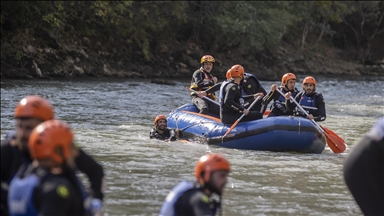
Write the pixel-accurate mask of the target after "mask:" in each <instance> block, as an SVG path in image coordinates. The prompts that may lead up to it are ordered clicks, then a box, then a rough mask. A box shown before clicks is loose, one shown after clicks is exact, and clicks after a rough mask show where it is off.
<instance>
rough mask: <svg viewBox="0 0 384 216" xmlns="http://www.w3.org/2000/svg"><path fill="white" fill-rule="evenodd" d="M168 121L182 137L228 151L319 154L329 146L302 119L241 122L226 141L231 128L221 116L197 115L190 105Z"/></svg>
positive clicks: (277, 118) (305, 120)
mask: <svg viewBox="0 0 384 216" xmlns="http://www.w3.org/2000/svg"><path fill="white" fill-rule="evenodd" d="M167 120H168V127H170V128H173V129H179V130H181V131H182V133H183V136H187V137H190V136H193V137H197V138H201V140H203V142H204V143H207V144H209V145H216V146H219V147H225V148H234V149H244V150H260V151H275V152H287V151H288V152H300V153H315V154H320V153H322V152H323V150H324V148H325V143H326V142H325V137H324V136H323V135H322V133H321V132H320V131H319V130H318V129H317V128H316V127H315V126H314V125H313V124H312V123H311V121H309V120H308V119H305V118H300V117H293V116H278V117H270V118H263V119H259V120H255V121H249V122H240V123H239V124H238V125H237V126H236V127H235V128H234V129H233V130H232V131H231V132H230V133H229V134H228V135H227V136H226V137H225V138H224V139H222V137H223V136H224V134H225V133H226V132H227V130H228V129H229V128H230V127H231V126H232V125H225V124H223V123H221V121H220V118H219V117H218V116H211V115H203V114H200V113H198V110H197V108H196V106H194V105H193V104H191V103H190V104H185V105H183V106H181V107H179V108H177V109H176V110H174V111H172V112H171V113H170V114H169V115H168V117H167Z"/></svg>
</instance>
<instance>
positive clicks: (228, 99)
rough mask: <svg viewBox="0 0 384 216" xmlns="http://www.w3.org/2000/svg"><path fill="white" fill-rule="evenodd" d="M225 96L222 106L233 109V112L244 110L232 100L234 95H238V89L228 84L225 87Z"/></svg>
mask: <svg viewBox="0 0 384 216" xmlns="http://www.w3.org/2000/svg"><path fill="white" fill-rule="evenodd" d="M225 90H226V94H225V97H224V104H225V105H226V106H228V107H231V108H233V109H234V110H240V111H243V110H244V108H243V107H242V106H241V105H240V104H238V103H236V102H235V100H234V98H235V96H236V94H239V87H238V86H236V85H234V84H232V83H230V84H228V85H227V86H226V89H225Z"/></svg>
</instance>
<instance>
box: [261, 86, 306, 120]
mask: <svg viewBox="0 0 384 216" xmlns="http://www.w3.org/2000/svg"><path fill="white" fill-rule="evenodd" d="M277 88H279V89H280V90H281V91H282V92H283V93H284V94H285V93H286V91H285V89H284V87H283V86H278V87H277ZM290 92H291V93H292V97H293V98H295V97H296V95H297V94H298V93H299V91H298V90H297V89H296V88H293V90H291V91H290ZM272 100H273V101H274V102H273V103H274V104H273V105H274V106H273V108H272V110H271V112H270V113H269V115H268V117H272V116H289V115H293V110H288V109H287V107H286V106H285V98H284V96H283V95H281V94H280V93H279V92H278V91H273V92H272V91H270V92H269V93H268V94H267V95H265V96H264V98H263V102H262V105H263V106H268V104H269V103H270V102H271V101H272Z"/></svg>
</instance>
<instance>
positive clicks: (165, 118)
mask: <svg viewBox="0 0 384 216" xmlns="http://www.w3.org/2000/svg"><path fill="white" fill-rule="evenodd" d="M160 119H164V120H165V121H167V117H165V115H158V116H156V118H155V121H153V124H154V125H156V123H157V121H159V120H160Z"/></svg>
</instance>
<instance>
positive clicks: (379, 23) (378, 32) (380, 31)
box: [369, 11, 384, 40]
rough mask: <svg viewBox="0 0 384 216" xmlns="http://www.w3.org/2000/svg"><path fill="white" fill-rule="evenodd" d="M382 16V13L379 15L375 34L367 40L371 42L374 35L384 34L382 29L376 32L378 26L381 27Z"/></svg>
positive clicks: (383, 13)
mask: <svg viewBox="0 0 384 216" xmlns="http://www.w3.org/2000/svg"><path fill="white" fill-rule="evenodd" d="M383 15H384V11H383V12H382V13H381V16H380V19H379V22H378V23H377V24H376V29H375V32H373V34H372V36H371V37H370V38H369V40H372V39H373V37H375V36H376V35H378V34H381V33H383V32H384V29H381V30H378V29H379V27H380V25H381V22H382V21H383Z"/></svg>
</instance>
